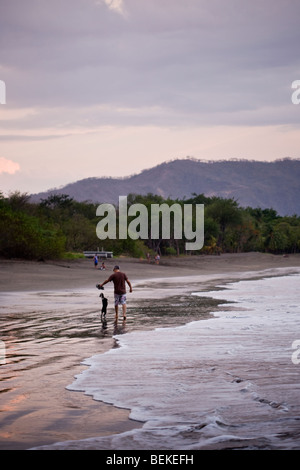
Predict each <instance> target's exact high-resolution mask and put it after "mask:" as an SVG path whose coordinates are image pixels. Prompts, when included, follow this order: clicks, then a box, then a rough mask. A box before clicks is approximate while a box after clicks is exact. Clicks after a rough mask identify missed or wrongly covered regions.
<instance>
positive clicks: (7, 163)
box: [0, 157, 20, 175]
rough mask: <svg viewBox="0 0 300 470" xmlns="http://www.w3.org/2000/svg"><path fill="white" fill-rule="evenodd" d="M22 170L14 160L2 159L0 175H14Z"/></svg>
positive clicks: (0, 161)
mask: <svg viewBox="0 0 300 470" xmlns="http://www.w3.org/2000/svg"><path fill="white" fill-rule="evenodd" d="M19 170H20V165H19V164H18V163H16V162H13V161H12V160H7V158H3V157H0V175H1V174H2V173H8V174H10V175H14V174H15V173H16V172H17V171H19Z"/></svg>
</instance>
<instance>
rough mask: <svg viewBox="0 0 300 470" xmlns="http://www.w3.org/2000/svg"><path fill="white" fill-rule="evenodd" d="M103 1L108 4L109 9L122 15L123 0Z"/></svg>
mask: <svg viewBox="0 0 300 470" xmlns="http://www.w3.org/2000/svg"><path fill="white" fill-rule="evenodd" d="M104 3H105V4H106V5H107V6H108V8H109V9H110V10H113V11H115V12H116V13H120V14H121V15H124V3H123V0H104Z"/></svg>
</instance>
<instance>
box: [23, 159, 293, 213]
mask: <svg viewBox="0 0 300 470" xmlns="http://www.w3.org/2000/svg"><path fill="white" fill-rule="evenodd" d="M100 163H101V164H100V167H101V168H103V163H102V162H100ZM94 171H95V168H93V172H94ZM104 171H105V168H104ZM129 193H135V194H143V195H144V194H147V193H152V194H157V195H161V196H162V197H163V198H168V197H170V198H172V199H176V198H180V199H183V198H184V197H186V198H189V197H191V195H192V194H205V196H208V197H212V196H219V197H223V198H233V199H235V200H236V201H237V202H238V204H239V205H240V206H241V207H248V206H250V207H252V208H257V207H260V208H262V209H265V208H272V209H275V210H276V211H277V212H278V214H279V215H282V216H284V215H294V214H297V215H300V159H299V160H298V159H297V160H293V159H289V158H286V159H283V160H276V161H274V162H258V161H254V160H227V161H226V160H223V161H209V162H205V161H199V160H195V159H183V160H173V161H170V162H166V163H163V164H160V165H158V166H155V167H153V168H150V169H148V170H144V171H142V172H141V173H139V174H136V175H132V176H129V177H127V178H107V177H105V178H101V177H99V178H86V179H82V180H80V181H77V182H75V183H71V184H68V185H66V186H64V187H62V188H60V189H54V190H49V191H47V192H44V193H39V194H35V195H32V198H31V200H32V201H35V202H38V201H40V200H41V199H46V198H47V197H49V195H51V194H67V195H69V196H70V197H72V198H73V199H75V200H76V201H79V202H82V201H91V202H96V203H118V197H119V196H126V195H128V194H129Z"/></svg>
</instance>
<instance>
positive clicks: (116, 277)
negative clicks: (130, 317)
mask: <svg viewBox="0 0 300 470" xmlns="http://www.w3.org/2000/svg"><path fill="white" fill-rule="evenodd" d="M113 272H114V273H113V274H112V275H111V276H109V278H108V279H106V281H104V282H103V283H102V284H100V287H103V286H104V285H105V284H107V283H108V282H111V281H112V282H113V283H114V295H115V313H116V321H118V312H119V305H122V311H123V320H126V284H125V283H127V284H128V286H129V292H132V286H131V283H130V281H129V279H128V277H127V276H126V274H125V273H122V272H121V271H120V267H119V266H115V267H114V269H113Z"/></svg>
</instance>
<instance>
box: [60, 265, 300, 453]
mask: <svg viewBox="0 0 300 470" xmlns="http://www.w3.org/2000/svg"><path fill="white" fill-rule="evenodd" d="M299 281H300V275H299V274H296V275H290V276H282V277H277V278H266V279H260V280H252V281H251V280H250V281H241V282H236V283H233V284H231V285H226V288H225V286H224V289H223V288H222V286H219V287H220V288H219V289H217V290H216V291H212V292H210V293H209V294H208V293H207V292H205V293H197V292H195V293H194V296H193V297H195V298H201V297H203V296H204V297H205V298H207V296H208V295H209V296H210V297H211V298H214V299H217V300H219V301H220V300H222V299H224V301H225V300H226V301H227V302H233V303H232V304H231V306H230V308H229V309H228V304H226V309H223V311H218V312H217V313H216V315H215V316H214V317H213V318H208V319H206V320H204V321H191V322H189V323H188V324H186V325H182V326H177V327H168V328H158V329H156V330H154V331H153V330H148V331H132V332H129V333H128V334H127V335H117V336H116V339H117V341H118V343H119V346H120V347H119V348H114V349H111V350H109V351H107V352H106V353H105V354H101V355H94V356H92V357H91V358H90V359H87V360H85V361H84V363H85V364H86V365H87V366H89V367H88V368H87V369H86V370H84V371H83V372H81V373H80V374H79V375H78V376H77V378H76V380H75V381H74V382H73V383H72V384H70V385H69V386H68V389H69V390H73V391H75V390H77V391H83V392H85V393H86V394H87V395H91V396H93V398H94V399H95V400H101V401H104V402H106V403H111V404H114V405H115V406H118V407H122V408H128V409H130V410H131V418H132V419H134V420H137V421H141V422H143V423H144V425H143V426H142V427H140V428H138V429H133V430H130V431H128V432H125V433H120V434H116V435H113V436H106V437H99V438H97V437H95V438H92V439H87V440H81V441H76V442H74V441H73V442H67V443H60V444H57V445H56V446H53V447H52V448H68V449H72V448H81V449H95V448H96V449H119V450H121V449H156V450H158V449H159V450H163V449H176V450H183V449H185V450H195V449H211V448H213V449H226V448H227V449H237V448H242V449H299V448H300V394H299V392H300V364H296V363H295V361H293V360H292V358H293V354H294V352H295V351H293V346H292V345H293V343H294V341H295V340H299V339H300V290H299Z"/></svg>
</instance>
